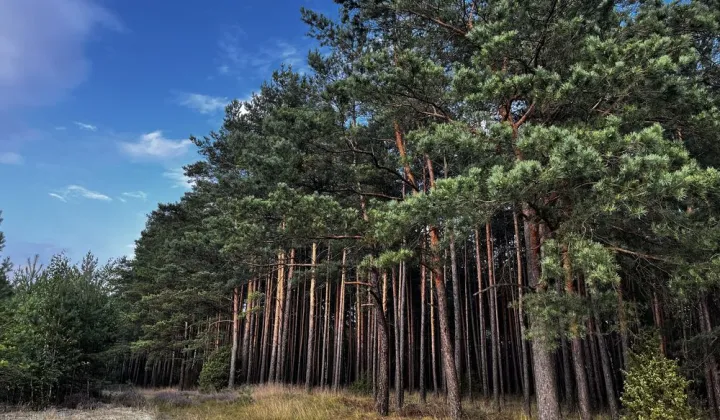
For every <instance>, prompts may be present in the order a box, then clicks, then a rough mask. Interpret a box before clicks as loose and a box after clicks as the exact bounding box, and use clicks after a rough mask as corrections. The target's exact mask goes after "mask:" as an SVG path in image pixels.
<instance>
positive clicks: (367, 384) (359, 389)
mask: <svg viewBox="0 0 720 420" xmlns="http://www.w3.org/2000/svg"><path fill="white" fill-rule="evenodd" d="M349 390H350V392H352V393H354V394H360V395H370V394H371V393H372V381H371V380H370V378H369V377H368V375H364V376H362V377H360V378H358V379H356V380H355V381H354V382H353V383H352V384H350V388H349Z"/></svg>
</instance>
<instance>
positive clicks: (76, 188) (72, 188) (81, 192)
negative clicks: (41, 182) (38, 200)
mask: <svg viewBox="0 0 720 420" xmlns="http://www.w3.org/2000/svg"><path fill="white" fill-rule="evenodd" d="M48 195H50V197H53V198H57V199H58V200H60V201H63V202H67V201H68V200H71V199H73V198H86V199H88V200H100V201H112V198H110V197H109V196H107V195H105V194H102V193H99V192H97V191H92V190H89V189H87V188H85V187H82V186H80V185H68V186H67V187H65V188H63V189H61V190H57V191H55V192H51V193H49V194H48Z"/></svg>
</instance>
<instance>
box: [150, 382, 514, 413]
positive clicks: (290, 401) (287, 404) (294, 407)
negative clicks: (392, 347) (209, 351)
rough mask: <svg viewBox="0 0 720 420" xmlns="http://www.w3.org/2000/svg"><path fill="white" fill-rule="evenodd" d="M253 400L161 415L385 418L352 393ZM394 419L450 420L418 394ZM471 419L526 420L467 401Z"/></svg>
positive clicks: (275, 394) (279, 391)
mask: <svg viewBox="0 0 720 420" xmlns="http://www.w3.org/2000/svg"><path fill="white" fill-rule="evenodd" d="M249 397H250V398H239V399H237V400H234V401H227V400H226V401H218V400H217V399H207V400H206V401H202V402H199V403H197V404H191V405H164V406H163V405H161V406H158V414H159V415H160V417H161V418H165V419H188V420H225V419H228V420H229V419H238V418H242V419H273V420H291V419H292V420H340V419H382V418H383V417H381V416H379V415H377V414H376V413H375V409H374V403H373V400H372V398H371V397H370V396H365V395H358V394H353V393H350V392H347V391H344V392H339V393H332V392H328V391H320V390H315V391H314V392H313V393H311V394H307V393H306V392H305V391H304V390H303V389H302V388H297V387H288V386H279V385H266V386H260V387H257V388H253V389H252V390H251V391H250V392H249ZM390 406H391V412H390V415H389V416H388V417H385V418H392V419H444V418H445V402H444V400H443V399H442V398H439V397H435V396H434V395H428V399H427V403H426V404H421V403H420V397H419V395H418V394H406V398H405V405H404V407H403V409H402V410H400V411H397V410H395V409H394V406H395V403H394V400H393V398H392V397H391V402H390ZM463 409H464V413H465V417H466V418H472V419H497V420H506V419H507V420H510V419H522V417H523V416H522V409H521V406H520V405H519V404H517V403H515V402H514V401H513V402H508V403H507V404H506V405H505V407H504V410H502V411H501V413H493V412H492V410H491V409H490V407H489V405H487V404H486V403H485V402H482V401H479V400H476V401H469V400H468V401H464V405H463Z"/></svg>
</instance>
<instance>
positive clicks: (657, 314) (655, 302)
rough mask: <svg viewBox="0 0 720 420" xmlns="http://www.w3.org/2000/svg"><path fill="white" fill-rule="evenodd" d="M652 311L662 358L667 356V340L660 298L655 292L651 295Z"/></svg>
mask: <svg viewBox="0 0 720 420" xmlns="http://www.w3.org/2000/svg"><path fill="white" fill-rule="evenodd" d="M652 309H653V320H654V321H655V328H657V330H658V333H659V334H660V351H661V352H662V354H663V356H664V355H667V338H666V337H665V331H664V330H665V327H664V320H663V313H662V305H661V304H660V298H659V297H658V294H657V292H656V291H653V295H652Z"/></svg>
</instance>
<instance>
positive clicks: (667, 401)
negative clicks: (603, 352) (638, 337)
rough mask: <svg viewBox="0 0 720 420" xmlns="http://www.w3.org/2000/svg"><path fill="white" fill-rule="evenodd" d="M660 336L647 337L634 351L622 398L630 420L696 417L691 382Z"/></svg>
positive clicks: (688, 419)
mask: <svg viewBox="0 0 720 420" xmlns="http://www.w3.org/2000/svg"><path fill="white" fill-rule="evenodd" d="M659 348H660V343H659V340H657V339H652V340H647V341H646V342H644V343H642V344H641V345H639V346H637V347H636V348H635V349H634V351H633V352H632V353H631V354H630V365H629V369H628V371H627V372H626V373H625V389H624V392H623V395H622V397H621V401H622V403H623V405H624V406H625V414H624V416H623V419H627V420H645V419H647V420H665V419H667V420H671V419H672V420H676V419H677V420H692V419H695V418H697V417H696V416H695V415H694V414H693V412H692V410H691V408H690V405H689V404H688V396H687V388H688V385H689V381H688V380H687V379H685V378H684V377H683V376H682V375H681V374H680V369H679V367H678V364H677V362H676V361H675V360H671V359H668V358H667V357H665V356H663V355H662V353H661V352H660V351H659Z"/></svg>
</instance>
